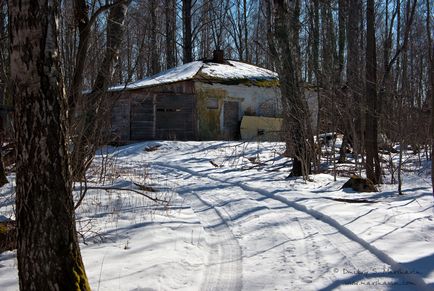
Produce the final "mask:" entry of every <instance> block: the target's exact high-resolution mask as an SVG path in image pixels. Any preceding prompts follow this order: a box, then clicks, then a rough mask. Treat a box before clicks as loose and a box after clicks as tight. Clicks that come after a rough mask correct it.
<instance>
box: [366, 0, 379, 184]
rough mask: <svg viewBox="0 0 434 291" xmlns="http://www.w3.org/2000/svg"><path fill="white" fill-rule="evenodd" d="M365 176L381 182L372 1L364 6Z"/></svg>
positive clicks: (373, 8)
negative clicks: (365, 25)
mask: <svg viewBox="0 0 434 291" xmlns="http://www.w3.org/2000/svg"><path fill="white" fill-rule="evenodd" d="M366 23H367V31H366V105H365V107H366V111H365V116H366V128H365V150H366V176H367V177H368V179H370V180H371V181H372V182H373V183H374V184H378V183H381V167H380V157H379V156H378V140H377V139H378V116H379V111H378V100H377V53H376V50H377V47H376V40H375V7H374V1H373V0H368V1H367V7H366Z"/></svg>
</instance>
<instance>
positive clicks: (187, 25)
mask: <svg viewBox="0 0 434 291" xmlns="http://www.w3.org/2000/svg"><path fill="white" fill-rule="evenodd" d="M182 28H183V29H182V31H183V34H182V44H183V46H182V52H183V60H182V61H183V63H184V64H186V63H190V62H192V61H193V44H192V41H193V40H192V32H191V0H182Z"/></svg>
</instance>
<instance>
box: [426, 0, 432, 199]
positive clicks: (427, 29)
mask: <svg viewBox="0 0 434 291" xmlns="http://www.w3.org/2000/svg"><path fill="white" fill-rule="evenodd" d="M430 6H431V5H430V0H426V9H427V10H426V11H427V13H426V33H427V38H428V56H429V63H430V71H431V72H430V76H429V80H430V83H431V88H430V89H431V185H432V191H433V196H434V45H433V42H432V38H431V33H432V32H431V15H430V13H429V11H431V10H430Z"/></svg>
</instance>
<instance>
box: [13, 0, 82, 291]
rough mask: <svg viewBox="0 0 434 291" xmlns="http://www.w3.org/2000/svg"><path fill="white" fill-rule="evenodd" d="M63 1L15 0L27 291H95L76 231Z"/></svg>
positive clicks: (20, 223)
mask: <svg viewBox="0 0 434 291" xmlns="http://www.w3.org/2000/svg"><path fill="white" fill-rule="evenodd" d="M58 5H59V3H58V2H57V1H48V0H45V1H43V0H39V1H35V0H32V1H31V0H27V1H24V0H23V1H19V2H17V1H9V9H10V10H9V19H10V25H11V30H10V32H11V87H12V92H13V95H14V97H15V106H16V110H15V130H16V145H17V149H16V150H17V151H16V152H17V183H16V184H17V189H16V212H17V213H16V219H17V228H18V237H17V243H18V246H17V258H18V271H19V272H18V275H19V284H20V289H21V290H90V287H89V284H88V280H87V277H86V273H85V271H84V266H83V263H82V259H81V255H80V249H79V245H78V240H77V233H76V228H75V218H74V206H73V199H72V184H71V177H70V171H69V163H68V152H67V147H66V144H67V135H66V134H67V133H66V126H67V120H66V104H67V100H66V98H65V96H64V91H63V80H62V73H61V71H60V64H59V58H60V55H59V48H58V40H57V23H58V8H59V6H58Z"/></svg>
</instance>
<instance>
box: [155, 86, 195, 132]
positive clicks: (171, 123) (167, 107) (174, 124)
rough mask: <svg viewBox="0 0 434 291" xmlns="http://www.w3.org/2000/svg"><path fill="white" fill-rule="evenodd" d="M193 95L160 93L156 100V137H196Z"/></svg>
mask: <svg viewBox="0 0 434 291" xmlns="http://www.w3.org/2000/svg"><path fill="white" fill-rule="evenodd" d="M195 107H196V105H195V98H194V95H174V94H173V95H172V94H169V95H162V96H158V97H157V102H156V136H155V138H157V139H177V140H194V139H196V122H195V121H196V114H195Z"/></svg>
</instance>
